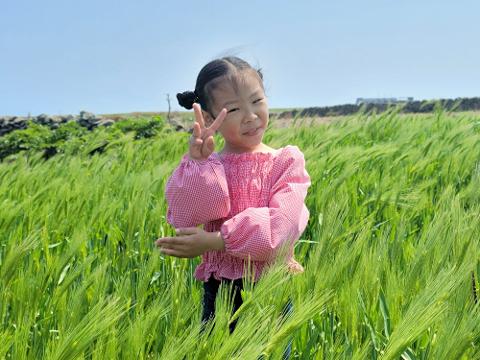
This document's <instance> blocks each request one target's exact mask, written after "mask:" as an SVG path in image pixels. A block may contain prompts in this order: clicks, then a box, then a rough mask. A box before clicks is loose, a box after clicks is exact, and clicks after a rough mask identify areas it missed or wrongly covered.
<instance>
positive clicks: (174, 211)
mask: <svg viewBox="0 0 480 360" xmlns="http://www.w3.org/2000/svg"><path fill="white" fill-rule="evenodd" d="M310 184H311V183H310V176H309V175H308V173H307V171H306V169H305V159H304V155H303V153H302V152H301V151H300V150H299V148H298V147H297V146H292V145H287V146H286V147H283V148H280V149H278V150H275V152H273V153H268V152H256V153H242V154H233V153H228V154H218V153H216V152H214V153H212V154H211V155H210V156H209V158H208V159H207V160H203V161H196V160H191V159H189V157H188V154H185V155H184V156H183V158H182V160H181V162H180V164H179V166H178V167H177V168H176V169H175V170H174V172H173V173H172V175H171V176H170V178H169V179H168V181H167V184H166V188H165V195H166V199H167V203H168V211H167V221H168V222H169V223H170V224H171V225H172V226H174V227H175V228H183V227H195V226H198V225H200V224H204V230H205V231H209V232H214V231H220V233H221V235H222V237H223V239H224V241H225V250H224V251H207V252H205V253H204V254H203V255H202V262H201V264H200V265H198V266H197V268H196V269H195V275H194V276H195V278H196V279H198V280H200V281H208V279H209V277H210V275H212V276H213V277H214V278H215V279H217V280H221V279H222V278H226V279H239V278H241V277H243V276H244V267H246V266H247V262H246V260H248V259H249V258H250V261H251V264H250V266H251V269H252V270H253V271H254V275H255V280H258V278H259V276H260V275H261V273H262V271H263V269H264V268H265V267H266V266H267V265H268V264H269V262H270V261H271V260H272V259H274V258H275V255H276V250H277V249H278V247H279V245H280V244H283V243H284V242H286V241H289V242H290V245H289V246H288V245H287V246H288V256H287V258H286V261H287V267H288V269H289V271H290V272H292V273H298V272H303V267H302V266H301V265H300V264H299V263H298V262H297V261H296V260H295V259H294V258H293V249H294V243H295V241H296V240H298V238H299V237H300V235H301V234H302V233H303V231H304V230H305V228H306V226H307V222H308V218H309V211H308V209H307V207H306V206H305V197H306V195H307V189H308V187H309V186H310Z"/></svg>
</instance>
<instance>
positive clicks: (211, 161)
mask: <svg viewBox="0 0 480 360" xmlns="http://www.w3.org/2000/svg"><path fill="white" fill-rule="evenodd" d="M177 98H178V101H179V103H180V105H182V106H183V107H185V108H187V109H192V107H193V109H194V112H195V118H196V120H195V124H194V126H193V134H192V136H191V138H190V140H189V151H188V153H187V154H185V155H184V156H183V158H182V160H181V162H180V164H179V166H178V167H177V168H176V169H175V171H174V172H173V174H172V175H171V177H170V178H169V179H168V182H167V185H166V190H165V192H166V199H167V203H168V212H167V220H168V222H169V223H170V224H171V225H172V226H174V227H175V228H176V235H177V236H175V237H165V238H161V239H158V240H157V241H156V245H157V246H158V247H160V250H161V252H162V253H163V254H166V255H171V256H176V257H188V258H192V257H195V256H199V255H202V263H201V264H200V265H199V266H198V267H197V268H196V270H195V278H196V279H198V280H200V281H202V282H203V283H204V284H203V285H204V297H203V315H202V321H204V322H205V321H207V320H208V319H210V318H212V317H213V316H214V314H215V298H216V295H217V292H218V287H219V285H220V284H221V283H230V282H233V290H234V293H233V295H232V296H233V298H234V309H233V311H234V312H235V311H236V310H237V309H238V307H239V306H240V305H241V303H242V299H241V295H240V290H241V289H242V280H243V276H244V274H245V269H246V266H248V265H249V266H250V268H251V270H253V276H254V279H255V281H257V280H258V278H259V277H260V276H261V274H262V271H264V269H265V268H266V266H268V265H269V264H270V263H271V262H272V261H273V260H275V258H276V256H279V254H280V252H279V250H280V248H281V247H282V246H284V247H286V248H287V249H288V252H287V254H286V258H285V262H286V264H287V268H288V269H289V271H290V272H292V273H298V272H303V267H302V266H301V265H300V264H299V263H298V262H297V261H296V260H295V259H294V258H293V249H294V242H295V241H296V240H297V239H298V238H299V237H300V235H301V234H302V233H303V231H304V230H305V227H306V225H307V222H308V217H309V211H308V209H307V207H306V206H305V203H304V201H305V196H306V195H307V189H308V187H309V186H310V177H309V175H308V173H307V171H306V170H305V160H304V156H303V153H302V152H301V151H300V150H299V149H298V147H296V146H292V145H287V146H285V147H283V148H280V149H273V148H271V147H270V146H268V145H266V144H264V143H263V142H262V139H263V135H264V133H265V130H266V129H267V125H268V120H269V114H268V106H267V100H266V96H265V90H264V86H263V76H262V73H261V72H260V70H255V69H253V68H252V67H251V66H250V65H249V64H248V63H247V62H245V61H243V60H241V59H239V58H237V57H224V58H221V59H217V60H213V61H211V62H209V63H208V64H207V65H205V66H204V67H203V68H202V69H201V71H200V73H199V74H198V77H197V83H196V86H195V91H193V92H191V91H186V92H184V93H181V94H177ZM216 131H219V132H220V134H221V135H222V137H223V138H224V140H225V141H224V147H223V149H222V150H221V151H219V152H214V140H213V135H214V134H215V132H216ZM200 224H203V225H204V229H201V228H199V227H197V226H198V225H200ZM247 262H248V263H247ZM289 310H291V303H289V304H287V310H286V311H289ZM284 311H285V310H284ZM231 325H232V326H231V327H230V332H232V331H233V330H234V328H235V323H232V324H231ZM290 347H291V344H290V346H289V348H288V349H287V351H288V353H289V352H290ZM287 357H288V354H287Z"/></svg>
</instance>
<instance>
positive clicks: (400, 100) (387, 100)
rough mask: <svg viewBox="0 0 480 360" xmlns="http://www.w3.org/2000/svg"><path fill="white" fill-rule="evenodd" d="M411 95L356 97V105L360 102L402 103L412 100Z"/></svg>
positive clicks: (360, 103)
mask: <svg viewBox="0 0 480 360" xmlns="http://www.w3.org/2000/svg"><path fill="white" fill-rule="evenodd" d="M412 101H413V97H398V98H357V102H356V104H357V105H362V104H402V103H406V102H412Z"/></svg>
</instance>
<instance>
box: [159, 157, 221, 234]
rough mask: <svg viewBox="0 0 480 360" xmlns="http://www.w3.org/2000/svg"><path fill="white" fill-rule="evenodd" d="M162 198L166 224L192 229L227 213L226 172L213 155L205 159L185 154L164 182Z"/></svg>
mask: <svg viewBox="0 0 480 360" xmlns="http://www.w3.org/2000/svg"><path fill="white" fill-rule="evenodd" d="M165 197H166V199H167V203H168V210H167V221H168V222H169V223H170V224H171V225H172V226H174V227H176V228H182V227H195V226H198V225H200V224H205V223H207V222H209V221H212V220H217V219H221V218H223V217H227V216H228V214H229V212H230V197H229V195H228V185H227V181H226V177H225V170H224V168H223V165H222V163H221V162H220V161H219V160H217V159H215V158H214V156H213V155H212V156H210V157H209V158H208V159H207V160H192V159H190V157H189V156H188V154H186V155H184V156H183V158H182V160H181V162H180V165H179V166H178V167H177V168H176V169H175V171H174V172H173V173H172V175H171V176H170V178H169V179H168V181H167V184H166V187H165Z"/></svg>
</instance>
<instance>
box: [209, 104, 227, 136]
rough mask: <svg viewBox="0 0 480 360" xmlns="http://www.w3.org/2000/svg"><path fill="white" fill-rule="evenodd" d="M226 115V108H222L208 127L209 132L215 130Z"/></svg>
mask: <svg viewBox="0 0 480 360" xmlns="http://www.w3.org/2000/svg"><path fill="white" fill-rule="evenodd" d="M226 116H227V109H225V108H223V109H222V111H220V114H218V116H217V118H216V119H215V121H214V122H213V124H212V125H211V126H210V127H209V128H208V130H209V131H211V132H215V131H217V129H218V128H219V127H220V126H221V125H222V123H223V120H225V117H226Z"/></svg>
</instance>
